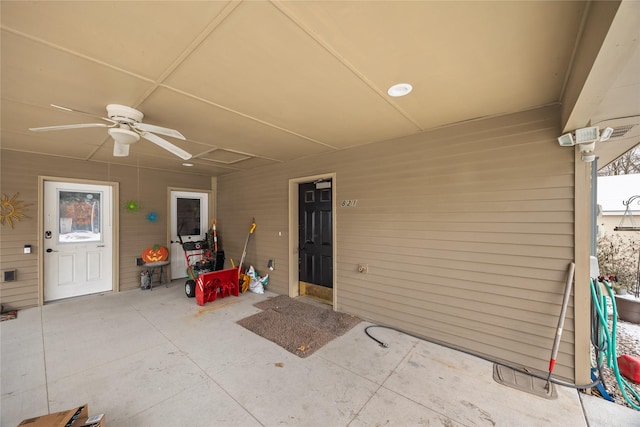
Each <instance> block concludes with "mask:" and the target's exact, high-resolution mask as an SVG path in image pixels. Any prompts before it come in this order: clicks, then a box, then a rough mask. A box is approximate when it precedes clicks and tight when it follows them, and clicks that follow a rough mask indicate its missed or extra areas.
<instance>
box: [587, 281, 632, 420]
mask: <svg viewBox="0 0 640 427" xmlns="http://www.w3.org/2000/svg"><path fill="white" fill-rule="evenodd" d="M602 283H603V284H604V285H605V287H606V289H607V291H608V292H609V298H610V299H611V306H612V309H613V316H612V317H613V321H612V323H611V330H609V322H608V321H607V318H608V315H607V308H608V305H607V296H606V295H602V296H601V297H599V295H598V294H599V292H596V287H595V284H594V283H593V279H591V281H590V285H591V297H592V299H593V304H594V307H595V309H596V313H597V316H598V319H600V325H599V327H600V328H601V330H602V331H603V335H604V336H603V342H602V352H601V353H600V354H599V356H598V359H599V360H598V361H597V362H598V364H599V365H600V364H601V362H602V360H601V359H602V356H603V355H604V356H605V357H606V359H607V367H609V368H611V369H612V370H613V372H614V374H615V377H616V380H617V382H618V388H619V389H620V392H621V393H622V396H623V397H624V399H625V400H626V401H627V403H629V405H630V406H631V407H632V408H633V409H636V410H638V411H640V405H639V404H640V395H638V393H637V392H636V391H635V390H634V389H633V388H632V387H631V386H630V385H629V383H628V382H627V381H626V380H625V379H624V378H622V375H620V370H619V369H618V358H617V354H616V333H617V325H618V310H617V308H616V299H615V297H614V296H613V288H612V287H611V285H610V284H609V283H608V282H607V281H602ZM627 391H629V392H630V394H631V395H633V397H634V398H635V400H636V402H637V403H636V402H633V401H632V400H631V398H630V397H629V395H628V394H627Z"/></svg>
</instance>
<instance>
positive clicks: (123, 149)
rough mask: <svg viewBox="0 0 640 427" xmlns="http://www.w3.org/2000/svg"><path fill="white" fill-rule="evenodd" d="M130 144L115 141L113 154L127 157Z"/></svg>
mask: <svg viewBox="0 0 640 427" xmlns="http://www.w3.org/2000/svg"><path fill="white" fill-rule="evenodd" d="M129 146H130V145H129V144H122V143H120V142H118V141H114V142H113V156H114V157H127V156H128V155H129Z"/></svg>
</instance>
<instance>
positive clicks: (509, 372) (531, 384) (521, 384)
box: [493, 364, 558, 399]
mask: <svg viewBox="0 0 640 427" xmlns="http://www.w3.org/2000/svg"><path fill="white" fill-rule="evenodd" d="M493 379H494V380H495V381H496V382H497V383H498V384H502V385H506V386H507V387H512V388H515V389H518V390H520V391H524V392H527V393H531V394H534V395H536V396H540V397H544V398H545V399H555V398H557V397H558V393H557V392H556V389H555V387H554V386H553V383H550V384H549V388H548V389H547V387H546V385H547V381H546V380H543V379H540V378H537V377H534V376H532V375H528V374H526V373H524V372H519V371H516V370H514V369H512V368H509V367H507V366H504V365H498V364H494V365H493Z"/></svg>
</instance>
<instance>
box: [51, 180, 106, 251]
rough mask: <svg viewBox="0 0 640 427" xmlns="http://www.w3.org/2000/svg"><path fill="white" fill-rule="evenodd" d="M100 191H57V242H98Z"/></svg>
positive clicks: (99, 238) (99, 237)
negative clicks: (58, 220)
mask: <svg viewBox="0 0 640 427" xmlns="http://www.w3.org/2000/svg"><path fill="white" fill-rule="evenodd" d="M101 207H102V193H99V192H98V193H92V192H86V191H59V192H58V218H60V224H59V229H58V242H59V243H82V242H99V241H101V240H102V234H101V222H100V221H101V216H102V215H101Z"/></svg>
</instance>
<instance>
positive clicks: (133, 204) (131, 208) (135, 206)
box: [124, 200, 140, 213]
mask: <svg viewBox="0 0 640 427" xmlns="http://www.w3.org/2000/svg"><path fill="white" fill-rule="evenodd" d="M124 208H125V209H126V210H127V211H128V212H131V213H136V212H138V210H140V204H139V203H138V201H137V200H127V201H126V203H125V205H124Z"/></svg>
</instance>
